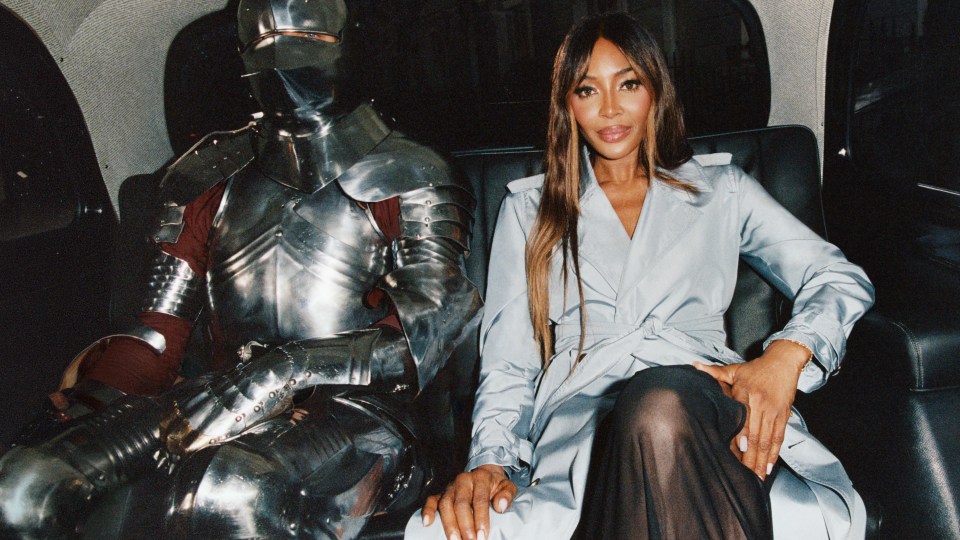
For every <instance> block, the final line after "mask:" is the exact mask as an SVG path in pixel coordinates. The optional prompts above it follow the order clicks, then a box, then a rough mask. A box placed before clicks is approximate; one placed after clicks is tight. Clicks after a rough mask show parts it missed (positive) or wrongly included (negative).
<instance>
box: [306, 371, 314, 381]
mask: <svg viewBox="0 0 960 540" xmlns="http://www.w3.org/2000/svg"><path fill="white" fill-rule="evenodd" d="M306 376H307V378H308V379H309V378H310V377H313V373H311V372H309V371H308V372H307V373H306Z"/></svg>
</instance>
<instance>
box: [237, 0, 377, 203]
mask: <svg viewBox="0 0 960 540" xmlns="http://www.w3.org/2000/svg"><path fill="white" fill-rule="evenodd" d="M346 20H347V9H346V6H345V5H344V3H343V1H342V0H324V1H319V2H317V1H314V2H291V1H289V0H242V1H241V2H240V6H239V14H238V19H237V22H238V33H239V36H240V42H241V44H242V51H241V57H242V58H243V64H244V67H245V70H246V72H245V77H246V78H247V80H248V82H249V83H250V88H251V90H252V91H253V95H254V97H255V98H256V99H257V101H258V102H259V103H260V105H261V106H262V107H263V113H264V120H263V126H264V129H261V130H258V137H257V138H256V146H255V148H256V151H257V157H258V160H257V166H258V168H260V170H261V171H262V172H263V173H264V174H266V175H267V176H269V177H270V178H272V179H273V180H275V181H277V182H281V183H283V184H286V185H288V186H291V187H293V188H295V189H299V190H301V191H304V192H307V193H312V192H314V191H316V190H318V189H320V188H321V187H323V186H324V185H326V184H327V183H329V182H330V181H331V180H334V179H335V178H336V177H337V176H339V174H340V173H341V172H342V171H343V169H342V166H341V165H342V162H343V161H344V158H346V160H347V161H350V162H352V161H356V158H357V157H358V156H362V155H364V154H366V153H367V152H368V151H369V150H370V148H372V146H368V144H369V143H370V142H373V143H374V144H375V142H374V141H376V142H379V140H381V139H382V138H383V136H385V135H386V132H381V133H373V134H364V133H356V134H354V133H352V132H353V130H354V129H363V128H364V127H367V126H368V125H369V124H368V123H366V122H363V119H362V118H358V120H360V122H355V123H354V124H355V125H348V126H343V127H342V128H341V131H342V132H343V133H344V136H342V137H328V136H326V135H327V131H328V130H329V129H330V127H331V126H332V125H333V123H334V122H336V121H337V120H338V119H339V118H340V117H341V116H343V114H344V112H345V111H344V110H343V109H342V107H341V106H340V104H339V103H337V99H336V92H335V88H336V86H337V81H338V78H339V77H338V70H339V69H341V66H340V63H341V58H342V56H343V51H344V47H345V42H344V40H343V39H341V38H342V37H343V28H344V25H345V24H346ZM318 35H326V36H334V37H336V38H337V39H336V40H335V41H333V42H330V41H325V40H322V39H316V38H315V36H318ZM354 116H355V117H356V116H357V115H356V114H355V115H354ZM353 143H359V144H358V145H357V146H353ZM341 154H346V155H345V156H341Z"/></svg>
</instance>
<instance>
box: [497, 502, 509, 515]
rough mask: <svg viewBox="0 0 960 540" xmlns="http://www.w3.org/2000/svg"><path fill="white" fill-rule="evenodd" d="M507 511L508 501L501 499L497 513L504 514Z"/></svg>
mask: <svg viewBox="0 0 960 540" xmlns="http://www.w3.org/2000/svg"><path fill="white" fill-rule="evenodd" d="M506 510H507V500H506V499H500V500H499V501H497V512H500V513H501V514H502V513H503V512H505V511H506Z"/></svg>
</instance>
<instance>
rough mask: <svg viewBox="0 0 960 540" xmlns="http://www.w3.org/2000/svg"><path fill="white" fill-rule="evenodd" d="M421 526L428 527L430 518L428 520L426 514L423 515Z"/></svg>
mask: <svg viewBox="0 0 960 540" xmlns="http://www.w3.org/2000/svg"><path fill="white" fill-rule="evenodd" d="M423 526H424V527H429V526H430V518H428V517H427V515H426V514H424V515H423Z"/></svg>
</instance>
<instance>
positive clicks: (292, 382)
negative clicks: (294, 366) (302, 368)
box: [289, 379, 297, 386]
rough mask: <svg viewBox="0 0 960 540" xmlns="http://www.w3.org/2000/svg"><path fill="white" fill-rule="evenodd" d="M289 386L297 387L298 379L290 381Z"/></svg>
mask: <svg viewBox="0 0 960 540" xmlns="http://www.w3.org/2000/svg"><path fill="white" fill-rule="evenodd" d="M289 384H290V386H296V385H297V380H296V379H290V383H289Z"/></svg>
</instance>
